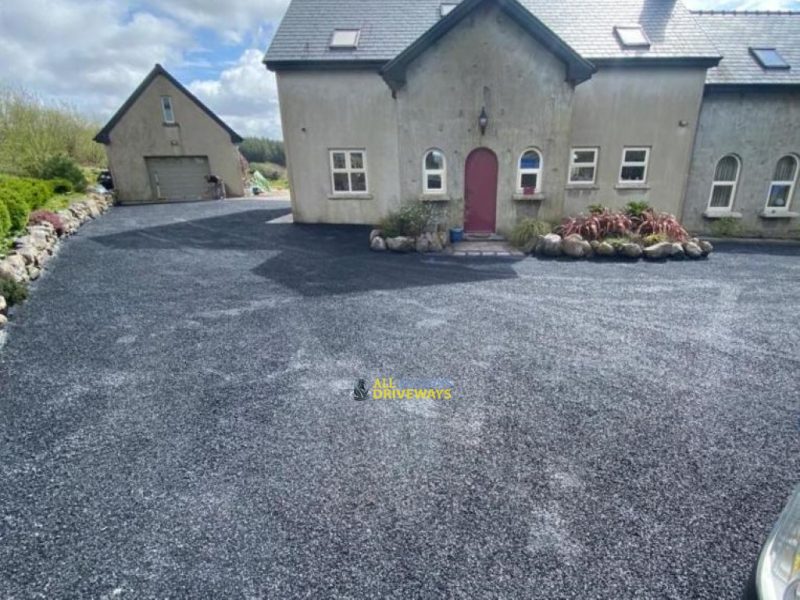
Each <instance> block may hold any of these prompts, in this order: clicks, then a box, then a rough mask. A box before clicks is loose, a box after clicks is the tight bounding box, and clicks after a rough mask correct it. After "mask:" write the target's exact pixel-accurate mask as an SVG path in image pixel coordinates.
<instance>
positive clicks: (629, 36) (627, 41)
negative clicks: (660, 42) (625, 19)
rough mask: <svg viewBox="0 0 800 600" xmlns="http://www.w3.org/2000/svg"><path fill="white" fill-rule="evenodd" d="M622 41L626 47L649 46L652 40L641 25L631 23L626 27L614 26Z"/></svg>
mask: <svg viewBox="0 0 800 600" xmlns="http://www.w3.org/2000/svg"><path fill="white" fill-rule="evenodd" d="M614 33H616V34H617V37H618V38H619V41H620V43H621V44H622V45H623V46H624V47H625V48H649V47H650V40H649V39H647V35H646V34H645V32H644V30H643V29H642V28H641V27H640V26H639V25H629V26H625V27H614Z"/></svg>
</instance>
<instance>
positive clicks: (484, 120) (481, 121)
mask: <svg viewBox="0 0 800 600" xmlns="http://www.w3.org/2000/svg"><path fill="white" fill-rule="evenodd" d="M488 124H489V115H487V114H486V107H485V106H484V107H483V108H482V109H481V115H480V116H479V117H478V125H480V128H481V135H484V134H485V133H486V126H487V125H488Z"/></svg>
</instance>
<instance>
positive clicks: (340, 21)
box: [265, 0, 719, 64]
mask: <svg viewBox="0 0 800 600" xmlns="http://www.w3.org/2000/svg"><path fill="white" fill-rule="evenodd" d="M519 2H520V3H521V4H522V5H523V6H525V8H527V9H528V10H529V11H530V12H531V13H532V14H534V15H535V16H536V17H537V18H538V19H540V20H541V21H542V22H543V23H544V24H545V25H546V26H547V27H549V28H550V29H551V30H553V32H554V33H556V34H557V35H558V36H560V37H561V38H562V39H563V40H564V41H565V42H566V43H567V44H569V45H570V46H571V47H572V48H573V49H574V50H575V51H577V52H578V53H579V54H581V55H582V56H583V57H584V58H587V59H589V60H592V59H620V58H621V59H627V58H639V57H646V58H719V53H718V51H717V49H716V48H715V46H714V45H713V44H712V43H711V41H710V40H709V39H708V36H707V35H706V33H705V32H704V31H703V29H702V28H701V27H700V26H699V25H698V24H697V22H696V21H695V19H694V18H693V16H692V14H691V13H690V12H689V11H688V10H687V9H686V8H685V7H684V6H683V4H681V2H680V1H675V2H672V1H669V0H564V1H561V2H559V1H557V0H519ZM441 4H442V0H292V3H291V5H290V6H289V9H288V10H287V12H286V16H285V17H284V18H283V21H282V22H281V25H280V27H279V28H278V31H277V32H276V34H275V37H274V39H273V41H272V44H271V46H270V48H269V50H268V52H267V55H266V57H265V62H267V63H268V64H269V63H271V62H272V63H274V62H282V61H304V62H310V61H314V62H316V61H342V60H344V61H351V60H358V61H383V62H386V61H389V60H391V59H393V58H395V57H396V56H397V55H399V54H400V53H401V52H402V51H403V50H405V49H406V48H407V47H408V46H409V45H410V44H412V43H413V42H414V41H415V40H416V39H417V38H419V37H420V36H421V35H422V34H424V33H425V32H426V31H427V30H428V29H430V28H431V27H432V26H433V25H435V24H436V23H437V22H438V21H439V19H440V16H439V15H440V6H441ZM630 24H641V25H642V27H643V29H644V31H645V32H646V33H647V35H648V37H649V38H650V41H651V42H652V45H651V47H650V49H648V50H642V49H635V50H634V49H627V50H626V49H624V48H623V47H622V46H621V45H620V43H619V41H618V40H617V38H616V36H615V34H614V26H617V25H630ZM336 28H341V29H347V28H361V39H360V42H359V46H358V48H357V49H356V50H346V51H342V50H331V49H330V48H329V44H330V39H331V35H332V33H333V30H334V29H336Z"/></svg>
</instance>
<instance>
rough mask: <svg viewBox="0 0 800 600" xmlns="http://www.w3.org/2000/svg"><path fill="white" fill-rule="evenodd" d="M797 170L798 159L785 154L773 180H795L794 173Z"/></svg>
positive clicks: (779, 162)
mask: <svg viewBox="0 0 800 600" xmlns="http://www.w3.org/2000/svg"><path fill="white" fill-rule="evenodd" d="M796 170H797V161H796V160H795V159H794V156H784V157H783V158H782V159H780V160H779V161H778V166H777V167H776V168H775V179H774V180H773V181H794V174H795V171H796Z"/></svg>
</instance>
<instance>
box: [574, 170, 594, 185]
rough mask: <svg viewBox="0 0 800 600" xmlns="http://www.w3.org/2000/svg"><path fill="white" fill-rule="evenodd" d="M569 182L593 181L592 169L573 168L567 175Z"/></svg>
mask: <svg viewBox="0 0 800 600" xmlns="http://www.w3.org/2000/svg"><path fill="white" fill-rule="evenodd" d="M569 180H570V181H589V182H591V181H594V167H573V168H572V171H571V172H570V175H569Z"/></svg>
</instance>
